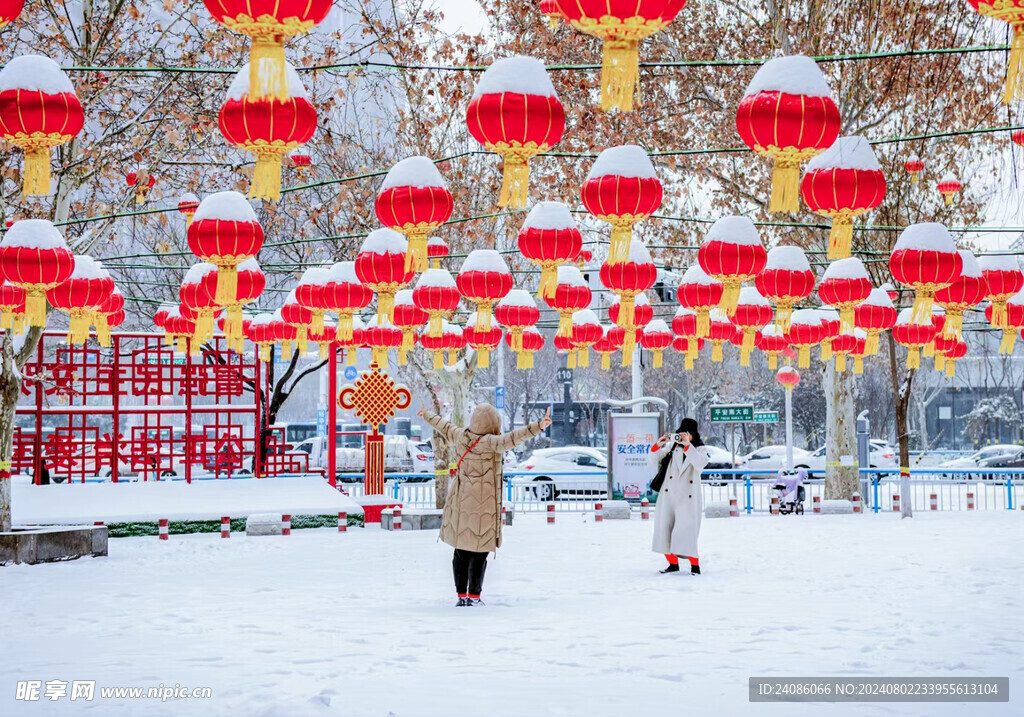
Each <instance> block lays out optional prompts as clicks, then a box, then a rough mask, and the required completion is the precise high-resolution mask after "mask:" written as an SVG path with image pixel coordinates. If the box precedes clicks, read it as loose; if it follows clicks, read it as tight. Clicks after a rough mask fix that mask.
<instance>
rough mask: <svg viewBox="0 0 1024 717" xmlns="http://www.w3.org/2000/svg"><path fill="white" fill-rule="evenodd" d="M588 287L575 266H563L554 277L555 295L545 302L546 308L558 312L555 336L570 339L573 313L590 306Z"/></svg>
mask: <svg viewBox="0 0 1024 717" xmlns="http://www.w3.org/2000/svg"><path fill="white" fill-rule="evenodd" d="M591 296H592V295H591V292H590V286H589V285H588V284H587V280H586V279H584V278H583V274H582V273H581V272H580V270H579V269H577V268H576V267H575V266H572V265H570V264H563V265H562V266H560V267H558V273H557V274H556V276H555V294H554V296H552V297H551V298H550V299H548V300H547V303H548V306H550V307H551V308H552V309H554V310H555V311H557V312H558V316H559V319H558V331H557V332H556V335H557V336H561V337H562V338H571V337H572V315H573V313H575V312H577V311H580V310H581V309H585V308H587V307H588V306H590V299H591Z"/></svg>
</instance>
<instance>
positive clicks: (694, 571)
mask: <svg viewBox="0 0 1024 717" xmlns="http://www.w3.org/2000/svg"><path fill="white" fill-rule="evenodd" d="M690 575H700V566H699V565H691V566H690Z"/></svg>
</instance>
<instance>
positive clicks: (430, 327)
mask: <svg viewBox="0 0 1024 717" xmlns="http://www.w3.org/2000/svg"><path fill="white" fill-rule="evenodd" d="M441 319H442V315H441V314H431V315H430V320H429V321H428V322H427V336H429V337H430V338H432V339H439V338H441V334H442V333H443V331H442V326H443V324H442V323H441Z"/></svg>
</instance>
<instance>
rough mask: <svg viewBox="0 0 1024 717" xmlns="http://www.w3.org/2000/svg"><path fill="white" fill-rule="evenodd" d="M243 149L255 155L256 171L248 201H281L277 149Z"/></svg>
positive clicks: (252, 147)
mask: <svg viewBox="0 0 1024 717" xmlns="http://www.w3.org/2000/svg"><path fill="white" fill-rule="evenodd" d="M245 148H246V149H248V150H249V151H250V152H253V153H254V154H255V155H256V169H255V170H254V171H253V174H252V184H251V185H250V186H249V198H250V199H266V200H269V201H271V202H276V201H278V200H279V199H281V155H282V154H283V153H282V152H279V151H278V150H277V149H274V150H273V151H267V150H263V151H259V150H258V149H256V148H255V147H254V146H253V145H248V144H247V145H245Z"/></svg>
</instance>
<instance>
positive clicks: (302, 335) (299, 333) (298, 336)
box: [295, 326, 309, 356]
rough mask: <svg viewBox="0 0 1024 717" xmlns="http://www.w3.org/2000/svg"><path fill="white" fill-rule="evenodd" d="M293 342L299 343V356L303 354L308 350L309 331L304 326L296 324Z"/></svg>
mask: <svg viewBox="0 0 1024 717" xmlns="http://www.w3.org/2000/svg"><path fill="white" fill-rule="evenodd" d="M295 342H296V343H297V344H298V345H299V356H305V355H306V353H307V351H308V350H309V333H308V330H307V328H306V327H305V326H297V327H296V333H295Z"/></svg>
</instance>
